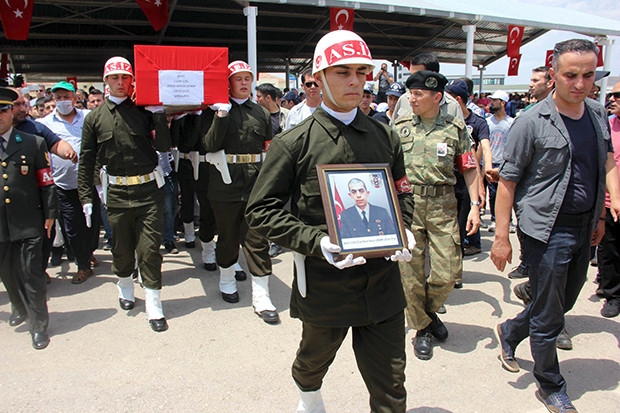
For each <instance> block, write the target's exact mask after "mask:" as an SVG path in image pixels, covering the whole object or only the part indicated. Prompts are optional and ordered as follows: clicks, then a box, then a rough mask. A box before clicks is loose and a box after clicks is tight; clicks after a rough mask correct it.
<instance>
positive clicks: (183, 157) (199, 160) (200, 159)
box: [179, 152, 207, 162]
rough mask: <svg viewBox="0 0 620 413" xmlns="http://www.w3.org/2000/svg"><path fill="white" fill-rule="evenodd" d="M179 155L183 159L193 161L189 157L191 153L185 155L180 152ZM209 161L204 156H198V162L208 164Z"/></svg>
mask: <svg viewBox="0 0 620 413" xmlns="http://www.w3.org/2000/svg"><path fill="white" fill-rule="evenodd" d="M179 155H182V156H180V158H181V159H191V158H190V156H189V153H183V152H179ZM206 161H207V160H206V159H205V156H204V155H198V162H206Z"/></svg>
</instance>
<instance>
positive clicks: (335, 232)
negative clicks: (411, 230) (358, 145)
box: [316, 164, 407, 258]
mask: <svg viewBox="0 0 620 413" xmlns="http://www.w3.org/2000/svg"><path fill="white" fill-rule="evenodd" d="M316 169H317V174H318V178H319V187H320V189H321V198H322V200H323V207H324V209H325V217H326V220H327V231H328V233H329V238H330V240H331V242H332V243H333V244H337V245H339V246H340V248H341V249H342V252H341V253H340V256H341V257H342V258H344V257H345V256H346V255H348V254H353V256H355V257H359V256H363V257H365V258H377V257H388V256H390V255H392V254H393V253H394V252H395V251H396V250H400V249H403V248H406V245H407V236H406V235H405V225H404V222H403V219H402V215H401V212H400V205H399V203H398V198H397V196H396V189H395V185H394V180H393V178H392V174H391V172H390V169H389V165H388V164H334V165H317V166H316Z"/></svg>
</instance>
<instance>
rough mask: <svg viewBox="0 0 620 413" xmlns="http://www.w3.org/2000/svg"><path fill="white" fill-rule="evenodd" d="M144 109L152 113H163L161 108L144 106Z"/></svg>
mask: <svg viewBox="0 0 620 413" xmlns="http://www.w3.org/2000/svg"><path fill="white" fill-rule="evenodd" d="M144 109H146V110H148V111H149V112H152V113H164V107H163V106H145V107H144Z"/></svg>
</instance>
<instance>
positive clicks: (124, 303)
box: [118, 298, 134, 311]
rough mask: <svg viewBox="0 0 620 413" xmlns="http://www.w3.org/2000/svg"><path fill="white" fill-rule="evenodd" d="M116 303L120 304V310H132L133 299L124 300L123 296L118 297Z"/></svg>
mask: <svg viewBox="0 0 620 413" xmlns="http://www.w3.org/2000/svg"><path fill="white" fill-rule="evenodd" d="M118 303H119V304H120V306H121V310H125V311H129V310H133V305H134V302H133V301H129V300H125V299H124V298H119V299H118Z"/></svg>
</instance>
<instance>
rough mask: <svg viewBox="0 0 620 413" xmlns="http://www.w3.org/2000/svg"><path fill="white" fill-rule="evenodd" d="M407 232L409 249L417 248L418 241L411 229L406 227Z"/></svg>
mask: <svg viewBox="0 0 620 413" xmlns="http://www.w3.org/2000/svg"><path fill="white" fill-rule="evenodd" d="M405 234H406V235H407V249H408V250H409V251H413V249H414V248H415V245H416V242H415V238H414V236H413V232H411V231H409V230H408V229H406V228H405Z"/></svg>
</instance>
